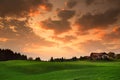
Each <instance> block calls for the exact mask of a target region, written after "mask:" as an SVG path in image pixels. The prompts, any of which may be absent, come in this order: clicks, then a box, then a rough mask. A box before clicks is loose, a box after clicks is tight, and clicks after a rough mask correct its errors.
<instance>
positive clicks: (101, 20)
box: [75, 9, 120, 30]
mask: <svg viewBox="0 0 120 80" xmlns="http://www.w3.org/2000/svg"><path fill="white" fill-rule="evenodd" d="M119 14H120V10H119V9H111V10H108V11H106V12H104V13H98V14H94V15H93V14H90V13H88V14H85V15H83V16H82V17H81V18H79V19H78V20H76V23H75V24H76V25H77V26H79V29H80V30H90V29H94V28H99V29H105V28H108V27H109V26H110V25H113V24H114V23H116V21H117V20H118V18H117V16H118V15H119Z"/></svg>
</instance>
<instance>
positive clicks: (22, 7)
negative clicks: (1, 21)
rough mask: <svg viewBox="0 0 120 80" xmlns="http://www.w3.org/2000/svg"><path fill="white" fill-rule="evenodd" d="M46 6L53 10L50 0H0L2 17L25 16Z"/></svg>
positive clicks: (0, 15) (0, 14) (47, 8)
mask: <svg viewBox="0 0 120 80" xmlns="http://www.w3.org/2000/svg"><path fill="white" fill-rule="evenodd" d="M41 8H44V9H45V10H51V8H52V4H51V3H49V2H48V0H0V17H11V16H12V17H23V16H28V15H29V14H30V13H34V12H36V11H39V9H41Z"/></svg>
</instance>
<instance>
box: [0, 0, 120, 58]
mask: <svg viewBox="0 0 120 80" xmlns="http://www.w3.org/2000/svg"><path fill="white" fill-rule="evenodd" d="M119 4H120V0H0V48H9V49H12V50H13V51H16V52H20V53H23V54H25V55H27V56H29V57H33V58H34V57H38V56H39V57H41V59H50V57H55V58H60V57H64V58H71V57H73V56H77V57H80V56H87V55H89V54H90V53H91V52H115V53H120V36H119V35H120V23H119V22H120V7H119Z"/></svg>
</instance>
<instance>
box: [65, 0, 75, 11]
mask: <svg viewBox="0 0 120 80" xmlns="http://www.w3.org/2000/svg"><path fill="white" fill-rule="evenodd" d="M65 5H66V6H67V7H68V8H70V9H71V8H73V7H75V6H76V5H77V1H76V0H68V1H67V2H66V3H65Z"/></svg>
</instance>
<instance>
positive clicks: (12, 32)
mask: <svg viewBox="0 0 120 80" xmlns="http://www.w3.org/2000/svg"><path fill="white" fill-rule="evenodd" d="M2 23H3V24H1V26H3V28H1V29H0V41H2V42H4V43H2V44H1V47H4V48H11V49H14V50H20V51H22V50H21V49H23V48H24V47H29V46H31V47H34V46H39V47H47V46H53V45H55V43H54V42H51V41H48V40H45V39H44V38H41V37H39V36H38V35H36V34H35V33H34V32H33V30H32V29H31V28H30V27H29V26H28V25H27V21H26V20H23V21H19V20H13V19H12V20H8V21H7V20H3V19H2ZM11 26H13V27H11Z"/></svg>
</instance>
